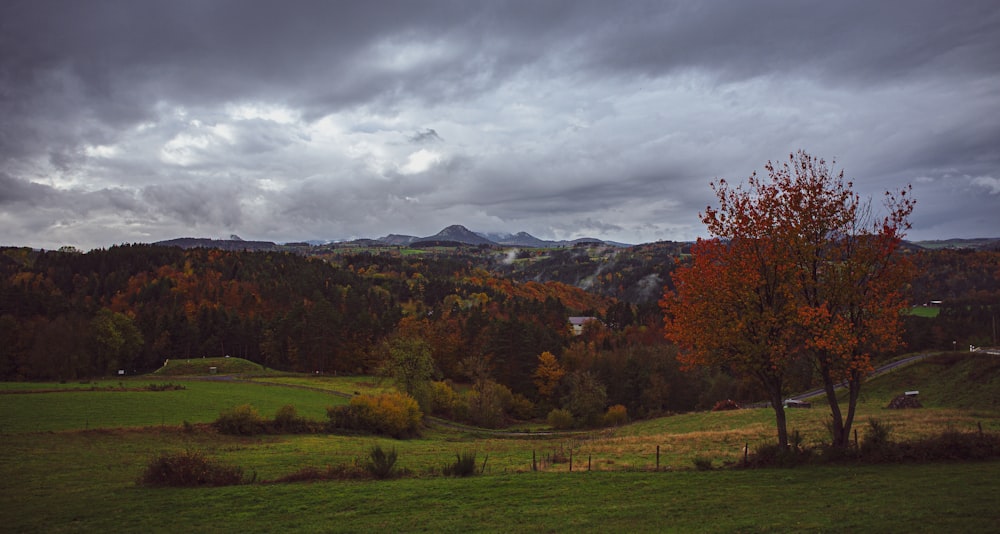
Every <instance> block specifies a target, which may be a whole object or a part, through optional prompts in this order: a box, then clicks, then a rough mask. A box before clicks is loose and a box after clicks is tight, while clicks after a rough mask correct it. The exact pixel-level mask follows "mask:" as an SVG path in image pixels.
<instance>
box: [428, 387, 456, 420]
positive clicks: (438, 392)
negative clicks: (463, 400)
mask: <svg viewBox="0 0 1000 534" xmlns="http://www.w3.org/2000/svg"><path fill="white" fill-rule="evenodd" d="M430 401H431V413H433V414H435V415H440V416H443V417H454V415H455V408H456V407H457V406H458V404H459V394H458V393H457V392H455V390H454V389H453V388H452V387H451V386H449V385H448V383H447V382H431V387H430Z"/></svg>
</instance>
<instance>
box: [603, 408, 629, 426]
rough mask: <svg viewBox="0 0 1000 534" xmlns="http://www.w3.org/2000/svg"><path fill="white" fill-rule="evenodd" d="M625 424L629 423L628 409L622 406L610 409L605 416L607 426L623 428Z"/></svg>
mask: <svg viewBox="0 0 1000 534" xmlns="http://www.w3.org/2000/svg"><path fill="white" fill-rule="evenodd" d="M625 423H628V409H627V408H625V406H622V405H621V404H615V405H614V406H612V407H610V408H608V411H607V413H605V414H604V425H605V426H621V425H624V424H625Z"/></svg>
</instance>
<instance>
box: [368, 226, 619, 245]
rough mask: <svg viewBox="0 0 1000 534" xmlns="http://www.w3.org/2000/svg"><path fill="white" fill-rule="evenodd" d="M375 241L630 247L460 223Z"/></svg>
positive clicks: (429, 243)
mask: <svg viewBox="0 0 1000 534" xmlns="http://www.w3.org/2000/svg"><path fill="white" fill-rule="evenodd" d="M375 241H380V242H382V243H385V244H387V245H398V246H411V245H421V244H424V245H433V244H438V243H441V244H447V243H459V244H462V245H474V246H475V245H502V246H509V247H525V248H544V247H571V246H574V245H578V244H580V243H593V244H598V245H611V246H616V247H630V246H632V245H630V244H627V243H618V242H615V241H604V240H601V239H595V238H592V237H583V238H580V239H573V240H570V241H566V240H563V241H551V240H545V239H539V238H537V237H535V236H533V235H531V234H529V233H527V232H518V233H516V234H505V233H483V232H473V231H472V230H469V229H468V228H466V227H464V226H462V225H460V224H454V225H451V226H449V227H447V228H445V229H444V230H441V231H440V232H438V233H436V234H434V235H432V236H427V237H417V236H412V235H399V234H389V235H387V236H384V237H380V238H378V239H375Z"/></svg>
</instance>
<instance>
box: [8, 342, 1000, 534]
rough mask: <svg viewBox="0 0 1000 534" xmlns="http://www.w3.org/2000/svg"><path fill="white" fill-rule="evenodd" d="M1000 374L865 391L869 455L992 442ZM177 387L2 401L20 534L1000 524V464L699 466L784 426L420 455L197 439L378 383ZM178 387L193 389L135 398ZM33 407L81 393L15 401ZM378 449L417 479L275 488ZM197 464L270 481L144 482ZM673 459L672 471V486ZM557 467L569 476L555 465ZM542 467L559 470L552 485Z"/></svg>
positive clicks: (13, 515) (724, 417)
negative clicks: (175, 463)
mask: <svg viewBox="0 0 1000 534" xmlns="http://www.w3.org/2000/svg"><path fill="white" fill-rule="evenodd" d="M998 365H1000V364H994V362H993V360H988V359H979V358H975V357H969V356H964V357H958V356H955V355H949V354H946V355H942V356H938V357H935V358H933V359H931V360H928V361H926V362H924V363H921V364H918V365H916V366H913V367H911V368H907V369H904V370H900V371H896V372H894V373H890V374H888V375H886V376H883V377H879V378H878V379H877V380H874V381H873V382H871V383H869V384H866V386H865V389H864V390H863V397H862V403H861V405H860V406H859V414H858V419H857V428H858V429H859V432H860V434H861V436H862V438H863V436H864V433H865V432H866V430H867V429H866V423H865V422H866V421H867V419H868V418H869V417H873V418H878V419H880V420H882V421H884V422H886V423H888V424H891V425H892V426H893V428H894V430H893V436H894V437H897V438H900V439H905V438H909V437H918V436H926V435H929V434H933V433H938V432H941V431H943V430H947V429H959V430H973V429H977V428H979V426H980V425H981V426H982V427H983V429H984V430H986V431H991V432H997V431H1000V411H998V410H997V409H995V408H992V407H991V406H992V404H990V403H992V402H993V400H992V399H993V398H994V397H993V396H994V395H995V394H994V393H993V391H994V390H998V389H1000V387H997V386H998V385H1000V384H997V383H996V381H997V377H998V375H1000V372H998V370H1000V367H997V366H998ZM151 378H152V377H151ZM158 378H159V379H158V380H151V379H132V380H123V381H121V382H118V381H107V382H98V383H88V384H79V383H77V384H0V392H4V391H6V392H10V393H3V394H0V440H2V442H3V447H0V530H2V531H10V532H94V531H116V532H118V531H127V532H159V531H170V532H183V531H198V532H202V531H221V532H227V531H239V532H274V531H305V532H317V531H321V532H370V531H407V532H416V531H425V532H452V531H472V532H478V531H486V532H497V531H505V532H506V531H514V532H556V531H574V532H577V531H582V532H596V531H601V532H614V531H624V530H627V531H634V532H664V531H666V532H671V531H673V532H789V531H796V532H798V531H804V532H817V531H848V532H858V531H864V532H899V531H907V532H913V531H916V532H983V531H991V530H995V529H996V525H997V524H998V521H1000V512H997V509H996V495H997V492H998V490H1000V462H986V463H947V464H945V463H942V464H933V465H902V466H900V465H885V466H865V467H856V466H822V467H800V468H796V469H787V470H783V469H775V470H756V471H741V470H728V469H727V470H713V471H707V472H700V471H695V470H693V469H692V466H693V460H694V459H695V458H707V459H710V460H711V461H712V463H713V465H715V466H717V467H718V466H721V465H723V464H724V463H726V462H737V461H739V459H740V458H741V457H742V451H743V447H744V445H745V444H750V446H751V448H753V447H757V446H759V445H762V444H766V443H770V442H773V440H774V437H773V434H774V420H773V417H774V415H773V412H772V411H771V410H770V409H760V410H736V411H729V412H704V413H691V414H681V415H676V416H672V417H665V418H660V419H656V420H652V421H643V422H638V423H635V424H631V425H626V426H624V427H621V428H616V429H605V430H600V431H595V432H586V433H573V434H560V435H552V436H546V435H542V434H539V433H538V432H533V433H529V434H524V435H496V434H490V433H486V432H479V431H475V430H469V429H465V428H449V427H445V426H440V425H432V426H431V427H430V428H428V429H427V430H426V431H425V432H424V435H423V436H422V437H421V438H418V439H412V440H405V441H395V440H390V439H385V438H377V437H370V436H338V435H325V434H323V435H299V436H295V435H288V436H256V437H232V436H222V435H218V434H215V433H214V432H211V431H208V430H204V429H194V430H187V431H186V430H185V429H184V428H183V427H182V426H181V423H182V422H184V421H189V422H193V423H198V422H209V421H211V420H213V419H215V418H216V417H217V416H218V414H219V412H220V411H222V410H224V409H227V408H230V407H232V406H235V405H238V404H243V403H250V404H253V405H254V406H255V407H256V408H257V409H258V410H259V411H260V412H261V414H263V415H265V416H267V417H270V416H272V415H273V414H274V412H275V411H276V410H277V409H278V408H279V407H280V406H283V405H286V404H292V405H294V406H295V407H296V408H297V410H298V412H299V414H300V415H304V416H306V417H309V418H312V419H316V420H323V419H325V408H326V406H329V405H333V404H337V403H343V402H346V398H345V397H344V396H338V395H334V394H333V392H346V393H349V394H352V393H354V392H355V391H358V392H367V391H369V390H376V391H377V390H378V389H379V388H382V387H385V385H384V384H382V385H377V384H375V383H374V382H375V381H374V380H373V379H371V377H312V376H280V377H275V376H266V377H256V378H253V380H254V381H247V382H244V381H237V380H233V379H220V380H192V379H183V378H164V377H158ZM164 382H171V383H175V384H181V385H183V386H185V388H186V389H183V390H179V391H162V392H151V391H135V389H138V388H141V387H143V386H144V385H145V384H148V383H160V384H162V383H164ZM122 387H124V388H125V390H121V388H122ZM90 388H97V389H96V390H94V391H91V390H90ZM107 388H112V389H114V388H118V389H119V390H116V391H107V390H106V389H107ZM80 389H83V390H82V391H80ZM904 389H919V390H920V391H921V398H922V399H923V400H925V405H926V406H927V407H926V408H924V409H922V410H887V409H885V405H886V404H887V403H888V401H889V400H890V399H891V398H892V397H893V396H895V395H896V394H898V393H899V392H901V391H902V390H904ZM26 390H35V391H45V390H70V391H60V392H48V393H12V392H13V391H26ZM74 390H75V391H74ZM827 416H828V411H827V409H826V408H825V407H824V406H823V405H822V403H821V402H816V403H814V407H813V408H812V409H801V410H789V411H788V421H789V429H790V430H798V431H800V432H801V433H802V435H803V436H804V437H805V440H806V442H807V443H811V442H819V441H822V440H824V439H825V438H826V430H825V419H826V417H827ZM123 427H124V428H123ZM374 444H380V445H382V446H383V447H385V448H395V449H397V451H398V452H399V462H398V464H399V466H400V467H402V468H405V469H407V470H409V471H410V472H411V473H412V474H413V477H411V478H405V479H400V480H393V481H384V482H372V481H352V482H314V483H296V484H262V483H260V481H262V480H273V479H276V478H279V477H282V476H285V475H289V474H291V473H294V472H297V471H299V470H301V469H302V468H305V467H315V468H320V469H322V468H324V467H326V466H330V465H339V464H344V463H352V462H354V461H355V460H356V459H358V458H360V457H363V456H364V454H365V453H366V451H367V450H368V449H369V448H370V447H371V446H372V445H374ZM183 450H198V451H203V452H204V453H205V454H207V455H209V456H210V457H213V458H215V459H217V460H219V461H222V462H225V463H228V464H232V465H237V466H240V467H241V468H243V470H244V472H245V473H246V474H248V475H249V474H251V473H254V474H256V477H257V480H258V482H257V483H255V484H250V485H243V486H237V487H228V488H211V489H150V488H144V487H139V486H137V485H136V484H135V481H136V479H137V478H138V476H139V475H140V473H141V472H142V470H143V468H144V467H145V466H146V465H147V463H148V462H149V461H150V459H151V458H153V457H154V456H155V455H157V454H159V453H161V452H165V451H183ZM463 451H475V452H476V453H477V458H478V461H479V463H480V465H483V463H485V465H486V470H485V474H484V475H482V476H479V477H474V478H472V479H449V478H444V477H441V476H440V475H439V473H440V471H441V468H442V467H443V466H445V465H446V464H448V463H450V462H452V461H453V460H454V458H455V455H456V454H457V453H460V452H463ZM657 453H659V467H660V468H661V470H660V471H659V472H656V471H654V470H653V468H654V467H656V465H657ZM557 456H559V457H563V458H564V459H563V460H561V461H558V462H553V461H552V460H553V459H554V457H557ZM570 456H571V457H572V459H573V463H572V472H570V471H571V466H570V463H569V462H568V461H566V459H568V457H570ZM533 457H534V458H535V460H536V462H537V465H538V467H539V468H540V472H533V471H532V458H533Z"/></svg>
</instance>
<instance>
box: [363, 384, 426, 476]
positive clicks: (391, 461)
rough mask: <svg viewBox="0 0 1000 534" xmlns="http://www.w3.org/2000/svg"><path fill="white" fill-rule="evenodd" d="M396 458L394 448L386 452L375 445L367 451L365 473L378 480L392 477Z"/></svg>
mask: <svg viewBox="0 0 1000 534" xmlns="http://www.w3.org/2000/svg"><path fill="white" fill-rule="evenodd" d="M415 402H416V401H414V403H415ZM396 458H397V454H396V449H395V447H394V448H392V449H390V450H389V451H388V452H386V451H385V450H383V449H382V446H381V445H375V446H373V447H372V448H371V450H369V451H368V461H367V462H365V471H368V473H369V474H371V475H372V476H373V477H375V478H378V479H384V478H389V477H391V476H392V475H393V470H394V469H395V467H396Z"/></svg>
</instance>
